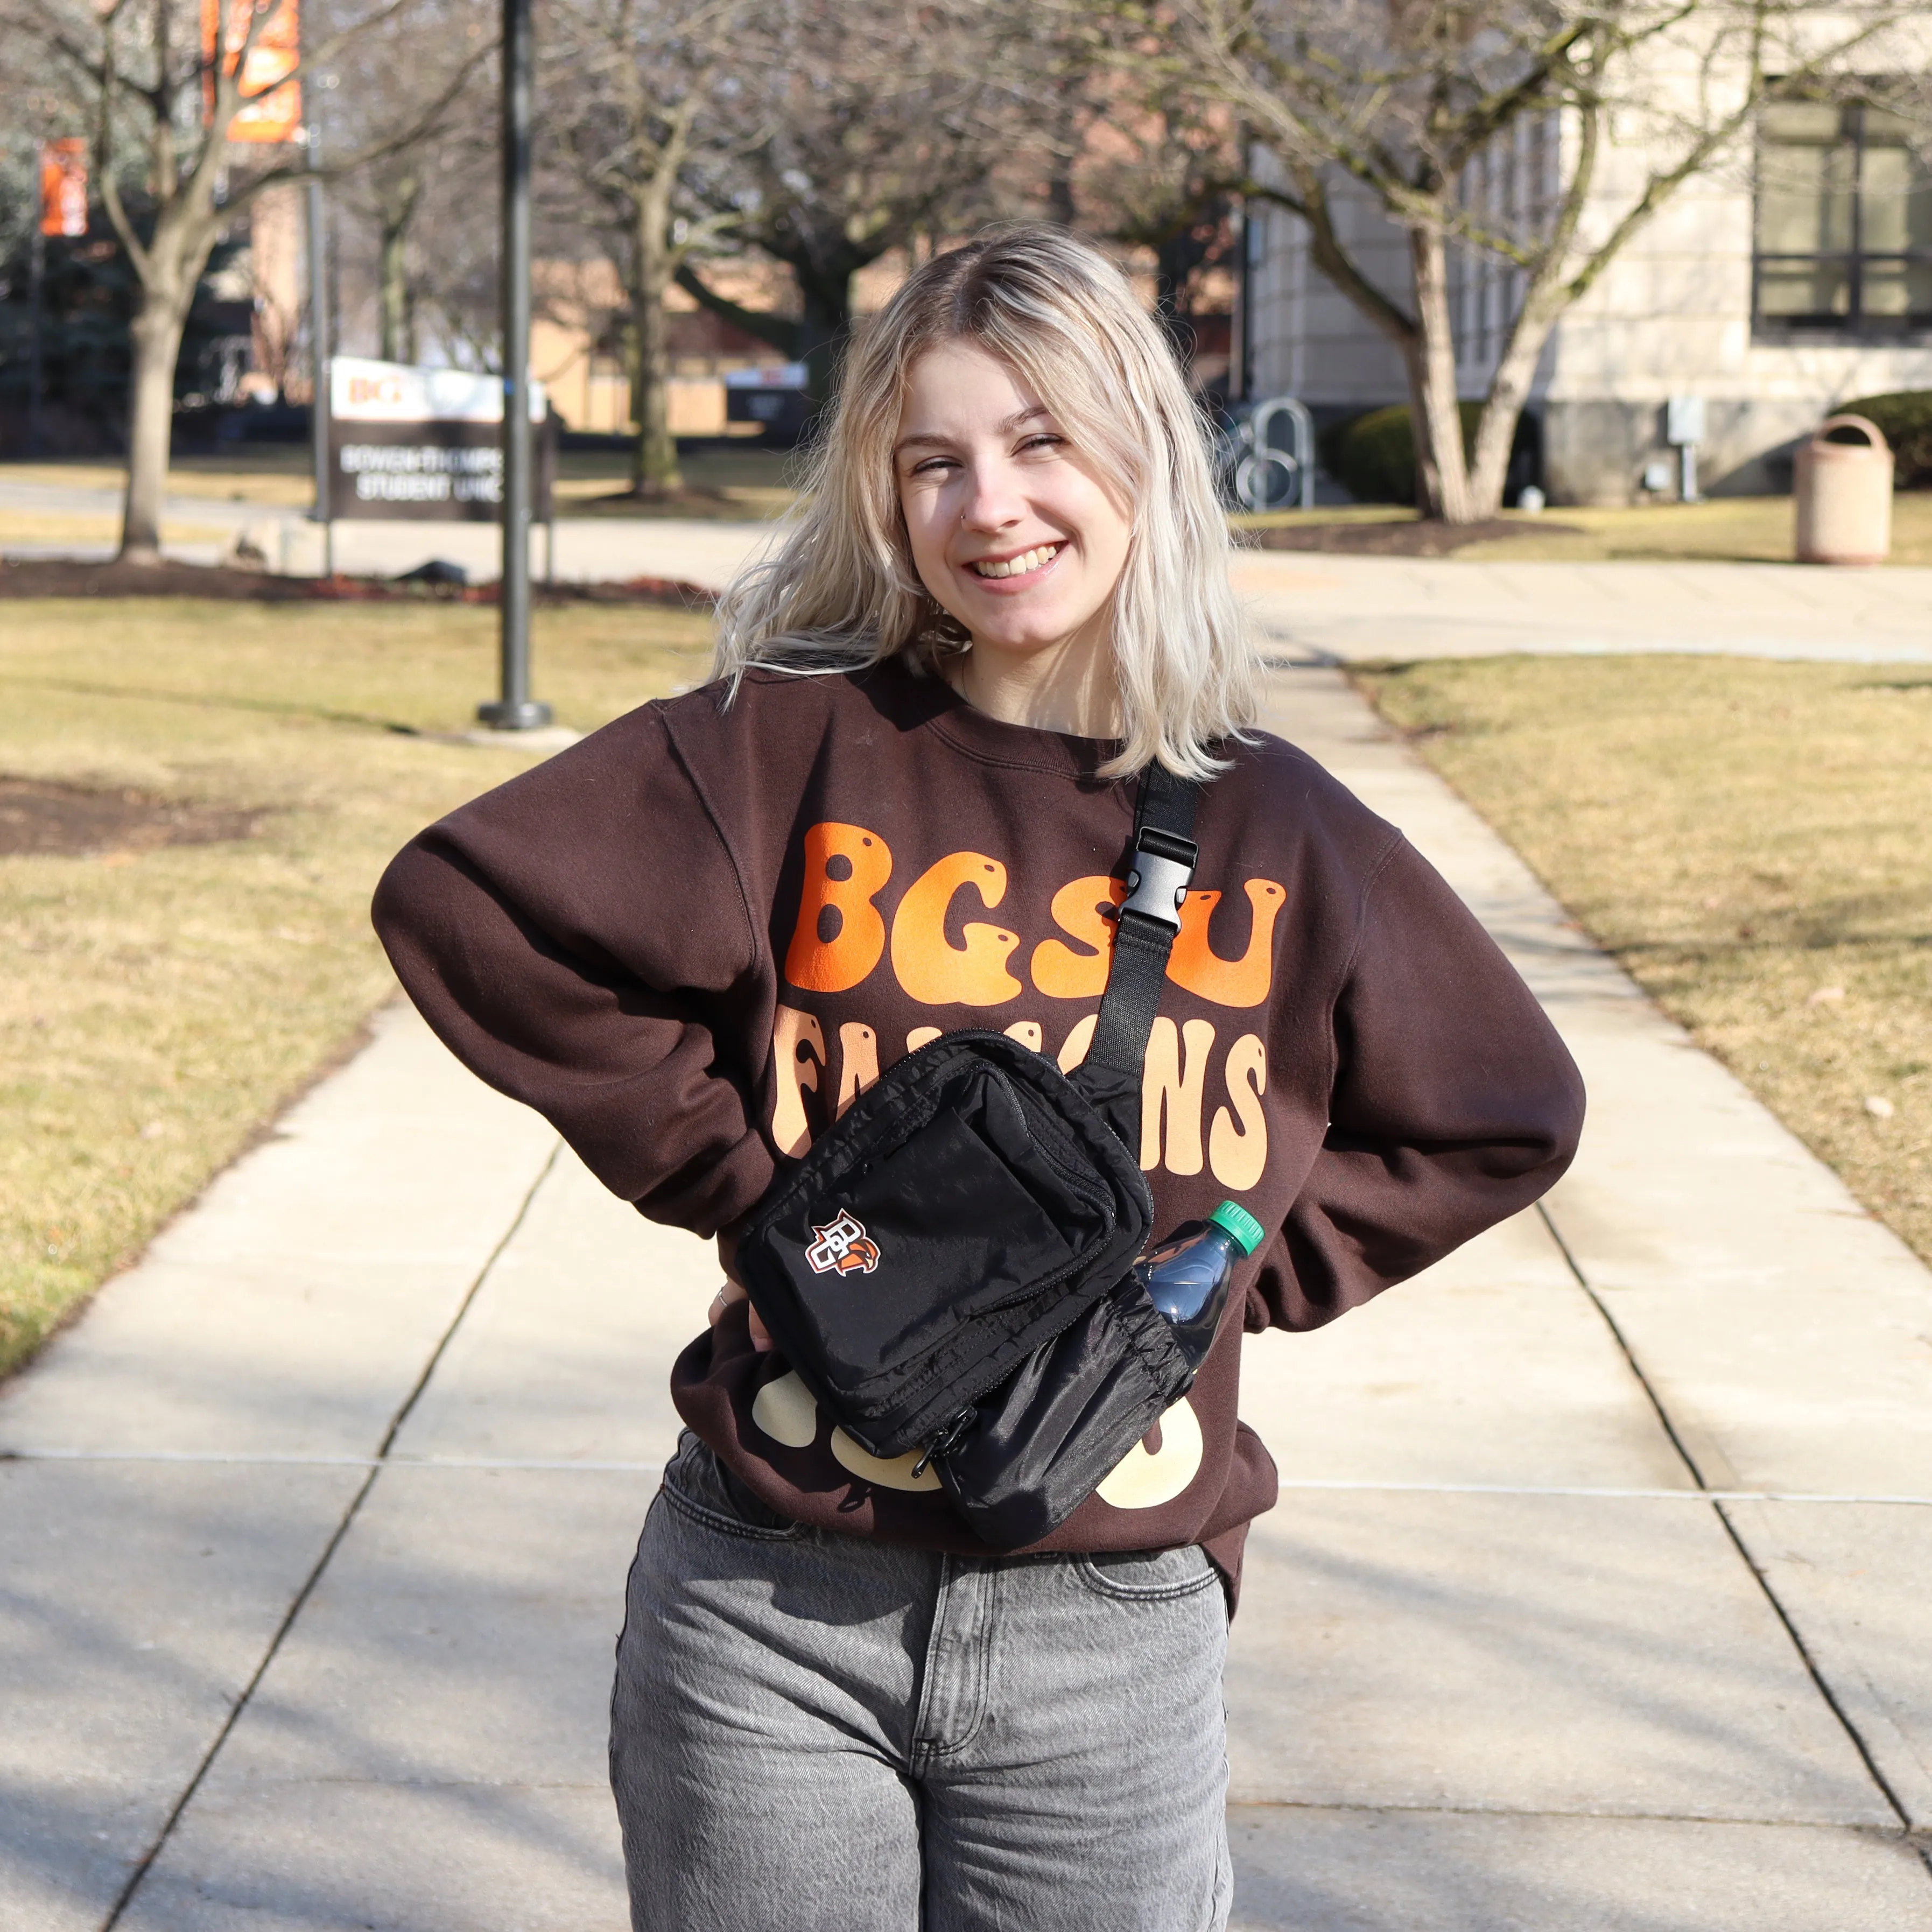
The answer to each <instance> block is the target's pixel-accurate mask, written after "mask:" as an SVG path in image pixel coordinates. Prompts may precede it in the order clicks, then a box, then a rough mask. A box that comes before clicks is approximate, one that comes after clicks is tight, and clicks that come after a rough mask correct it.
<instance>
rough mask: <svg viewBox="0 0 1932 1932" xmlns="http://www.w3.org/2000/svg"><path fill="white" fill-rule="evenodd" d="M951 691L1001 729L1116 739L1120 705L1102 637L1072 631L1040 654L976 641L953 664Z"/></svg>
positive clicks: (1095, 634)
mask: <svg viewBox="0 0 1932 1932" xmlns="http://www.w3.org/2000/svg"><path fill="white" fill-rule="evenodd" d="M949 675H950V678H951V680H952V684H953V689H954V690H955V691H958V692H959V695H960V696H961V697H963V698H965V700H966V702H967V703H968V704H970V705H971V706H972V707H973V708H974V710H976V711H983V712H985V713H986V715H987V716H988V717H989V718H998V720H999V721H1000V722H1001V724H1025V725H1027V726H1029V727H1031V729H1033V730H1036V731H1064V732H1066V733H1069V734H1070V736H1074V737H1076V738H1113V737H1118V736H1119V735H1120V727H1121V701H1120V696H1119V694H1118V691H1116V690H1115V685H1114V679H1113V666H1112V658H1111V653H1110V652H1109V651H1108V650H1107V649H1106V648H1105V644H1104V634H1103V633H1102V632H1100V631H1094V632H1092V633H1091V634H1089V633H1086V632H1076V634H1075V635H1073V637H1068V638H1066V639H1064V640H1063V641H1062V642H1061V643H1058V644H1052V645H1049V646H1047V647H1046V649H1043V650H1031V651H1013V650H1007V649H1003V648H1001V646H999V645H998V644H989V643H986V642H984V641H983V640H981V639H980V638H978V637H975V638H974V640H973V648H972V649H971V650H970V651H968V652H967V653H966V654H965V656H963V657H961V658H956V659H954V660H953V664H952V666H951V667H950V671H949Z"/></svg>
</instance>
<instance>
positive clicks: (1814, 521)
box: [1793, 416, 1891, 563]
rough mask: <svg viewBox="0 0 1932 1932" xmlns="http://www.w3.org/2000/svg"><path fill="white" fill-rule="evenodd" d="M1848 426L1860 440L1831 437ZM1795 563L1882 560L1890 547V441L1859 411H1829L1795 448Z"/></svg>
mask: <svg viewBox="0 0 1932 1932" xmlns="http://www.w3.org/2000/svg"><path fill="white" fill-rule="evenodd" d="M1838 431H1855V432H1857V433H1858V434H1860V435H1861V436H1863V437H1864V438H1865V439H1866V440H1864V442H1862V443H1854V442H1844V443H1841V442H1838V441H1837V440H1835V436H1836V433H1837V432H1838ZM1793 494H1794V499H1795V501H1796V508H1797V520H1798V561H1799V562H1800V563H1882V562H1884V561H1885V557H1886V555H1887V554H1888V552H1889V551H1890V550H1891V445H1890V444H1889V443H1887V442H1886V441H1885V432H1884V431H1882V430H1881V429H1880V428H1879V426H1878V425H1877V424H1876V423H1874V422H1867V421H1866V420H1865V419H1864V417H1863V416H1829V417H1827V418H1826V420H1825V421H1824V422H1821V423H1820V425H1818V427H1817V429H1815V430H1814V431H1813V432H1812V434H1811V441H1810V442H1809V443H1806V444H1805V446H1804V448H1803V449H1801V450H1800V451H1799V452H1798V472H1797V476H1796V488H1795V490H1794V493H1793Z"/></svg>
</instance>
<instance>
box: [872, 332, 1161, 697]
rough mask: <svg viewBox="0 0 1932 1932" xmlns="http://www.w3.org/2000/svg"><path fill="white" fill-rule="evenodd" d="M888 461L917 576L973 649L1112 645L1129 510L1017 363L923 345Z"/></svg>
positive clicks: (995, 651) (1026, 651)
mask: <svg viewBox="0 0 1932 1932" xmlns="http://www.w3.org/2000/svg"><path fill="white" fill-rule="evenodd" d="M893 464H894V468H895V472H896V475H897V480H898V493H899V504H900V507H901V509H902V510H903V511H904V515H905V525H906V532H907V536H908V538H910V541H911V545H912V555H913V565H914V567H915V568H916V569H917V571H918V572H919V579H920V581H921V582H922V583H924V584H925V586H926V589H928V591H929V592H931V593H932V596H933V598H934V599H935V601H937V602H938V604H940V605H941V607H942V608H944V610H947V611H948V612H949V613H951V615H952V616H954V617H956V618H957V619H959V622H961V623H962V624H963V625H965V628H966V629H967V631H968V633H969V634H970V635H971V637H972V639H973V643H974V652H975V655H976V656H978V657H980V658H982V660H985V659H986V658H993V659H996V660H1004V661H1007V662H1008V663H1010V664H1013V665H1014V666H1015V667H1016V668H1018V667H1019V666H1020V664H1022V662H1023V661H1026V660H1040V659H1044V658H1066V657H1067V656H1069V655H1076V654H1077V655H1086V654H1088V653H1091V652H1100V651H1103V650H1104V649H1106V648H1107V646H1108V644H1109V636H1108V623H1107V610H1108V605H1109V600H1110V599H1111V598H1112V595H1113V592H1114V586H1115V584H1116V583H1118V582H1119V580H1120V576H1121V569H1122V568H1123V567H1124V565H1125V564H1126V562H1127V544H1128V539H1129V537H1130V524H1129V521H1128V516H1127V511H1126V509H1125V508H1124V505H1121V503H1120V502H1118V500H1116V499H1115V497H1114V496H1111V495H1109V493H1108V492H1107V491H1106V490H1105V489H1103V487H1101V484H1100V480H1099V478H1097V476H1096V475H1095V474H1094V471H1093V470H1092V469H1091V468H1090V467H1089V466H1088V458H1086V457H1085V456H1084V455H1083V454H1082V452H1080V451H1079V449H1076V447H1075V446H1073V443H1072V441H1071V440H1070V438H1069V437H1068V435H1067V432H1066V431H1065V430H1064V428H1062V427H1061V425H1060V424H1059V423H1058V422H1057V421H1056V420H1055V418H1054V416H1053V415H1052V413H1051V412H1050V411H1049V410H1048V409H1047V408H1046V406H1045V405H1044V404H1043V403H1042V401H1040V398H1039V397H1038V396H1037V395H1034V393H1033V392H1032V391H1031V389H1029V388H1028V386H1027V385H1026V383H1025V380H1023V379H1022V377H1020V376H1019V375H1018V374H1016V373H1015V372H1014V371H1013V370H1012V369H1011V368H1009V367H1008V366H1007V365H1006V364H1005V363H1004V362H1001V361H1000V360H999V359H998V358H997V357H995V356H992V355H989V353H987V352H986V350H983V349H981V348H979V347H977V346H975V345H974V344H971V343H968V342H959V341H955V342H948V343H945V344H941V346H940V347H938V348H936V349H931V350H927V351H926V353H925V354H924V355H922V356H920V357H919V359H918V360H917V361H916V362H914V363H913V365H912V368H911V370H910V373H909V374H908V375H907V379H906V389H905V401H904V408H903V410H902V411H901V416H900V419H899V430H898V437H897V439H896V440H895V446H894V449H893ZM1035 668H1037V669H1043V668H1044V666H1043V665H1036V666H1035Z"/></svg>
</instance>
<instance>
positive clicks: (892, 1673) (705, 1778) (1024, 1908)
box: [610, 1434, 1232, 1932]
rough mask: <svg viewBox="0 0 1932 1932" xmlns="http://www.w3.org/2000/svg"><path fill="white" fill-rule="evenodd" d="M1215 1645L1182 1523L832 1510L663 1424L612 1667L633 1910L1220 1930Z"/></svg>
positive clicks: (698, 1927)
mask: <svg viewBox="0 0 1932 1932" xmlns="http://www.w3.org/2000/svg"><path fill="white" fill-rule="evenodd" d="M1226 1648H1227V1616H1226V1605H1225V1603H1224V1600H1223V1595H1222V1592H1221V1588H1220V1579H1219V1577H1218V1575H1217V1573H1216V1572H1215V1571H1214V1569H1213V1568H1211V1565H1209V1563H1208V1559H1206V1558H1205V1556H1203V1555H1202V1553H1201V1552H1200V1551H1199V1550H1169V1551H1167V1552H1166V1553H1163V1554H1160V1555H1157V1556H1092V1557H1080V1556H1055V1557H1034V1558H1026V1557H1019V1558H1013V1559H1006V1560H1003V1561H980V1560H977V1559H965V1558H961V1557H953V1556H940V1555H938V1554H936V1553H933V1552H931V1551H927V1550H902V1549H896V1548H894V1547H891V1546H889V1545H887V1544H878V1543H872V1542H868V1541H860V1540H859V1539H857V1538H847V1537H838V1536H829V1535H824V1534H823V1533H821V1532H816V1531H812V1530H808V1529H804V1528H803V1527H802V1526H799V1525H798V1524H795V1523H786V1522H784V1520H782V1519H781V1518H779V1517H775V1516H773V1515H772V1514H771V1513H770V1512H769V1511H767V1510H766V1509H765V1508H763V1505H760V1504H759V1503H758V1502H757V1501H756V1499H754V1498H752V1497H751V1496H750V1495H749V1494H748V1493H747V1492H746V1491H745V1490H744V1489H743V1487H742V1485H740V1484H738V1483H736V1482H735V1481H733V1479H732V1478H730V1476H729V1475H727V1472H725V1471H724V1469H722V1467H721V1466H720V1465H719V1463H718V1460H717V1459H716V1458H715V1457H714V1456H713V1455H712V1453H711V1452H710V1451H709V1450H708V1449H706V1448H705V1447H704V1446H703V1445H702V1444H701V1443H700V1442H698V1441H697V1439H695V1438H694V1437H693V1436H690V1435H688V1434H687V1435H686V1436H685V1439H684V1441H683V1442H682V1445H680V1447H679V1451H678V1454H677V1457H676V1460H675V1461H674V1462H673V1463H672V1464H671V1466H670V1468H669V1469H667V1471H666V1472H665V1473H664V1487H663V1489H662V1490H661V1492H660V1493H659V1494H658V1498H657V1499H656V1501H655V1502H654V1503H653V1504H652V1506H651V1511H650V1514H649V1517H648V1518H647V1519H646V1522H645V1524H644V1531H643V1537H642V1538H641V1539H640V1541H639V1543H638V1545H637V1561H636V1562H635V1563H634V1564H633V1565H632V1566H631V1580H630V1586H629V1592H628V1603H627V1605H626V1610H625V1625H624V1633H623V1634H622V1637H619V1639H618V1642H617V1681H616V1689H615V1690H614V1691H613V1693H612V1696H611V1706H610V1781H611V1787H612V1789H613V1791H614V1792H615V1793H616V1799H617V1811H618V1815H619V1819H620V1820H621V1821H622V1826H623V1832H624V1865H625V1872H626V1873H627V1874H628V1878H629V1881H630V1888H631V1922H632V1924H633V1925H634V1927H636V1932H994V1928H995V1927H997V1928H999V1929H1000V1932H1041V1928H1046V1927H1052V1928H1053V1932H1221V1928H1223V1927H1225V1926H1226V1924H1227V1920H1228V1912H1229V1905H1230V1902H1231V1897H1232V1876H1231V1868H1230V1866H1229V1857H1228V1845H1227V1833H1226V1823H1225V1816H1224V1811H1223V1806H1224V1803H1225V1801H1226V1793H1227V1782H1228V1764H1227V1750H1226V1736H1225V1727H1224V1718H1223V1709H1222V1704H1221V1667H1222V1662H1223V1656H1224V1655H1225V1652H1226Z"/></svg>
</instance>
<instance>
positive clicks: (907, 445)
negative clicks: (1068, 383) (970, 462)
mask: <svg viewBox="0 0 1932 1932" xmlns="http://www.w3.org/2000/svg"><path fill="white" fill-rule="evenodd" d="M1052 413H1053V412H1052V410H1049V408H1048V407H1047V406H1046V404H1044V403H1036V404H1034V406H1033V407H1032V408H1031V409H1030V410H1015V411H1014V413H1013V414H1012V415H1011V416H1008V417H1007V419H1006V420H1005V421H1004V422H1002V423H1001V424H999V425H997V427H998V431H999V433H1000V434H1001V435H1002V436H1010V435H1011V434H1013V431H1015V430H1016V429H1019V428H1021V427H1022V425H1025V424H1027V423H1030V422H1032V421H1033V419H1034V417H1036V416H1051V415H1052ZM952 441H953V438H952V437H950V436H936V435H932V434H926V435H922V436H902V437H900V438H899V440H898V442H897V443H894V444H893V445H892V454H893V455H895V456H896V455H898V453H899V452H900V451H901V450H902V449H946V448H947V447H948V446H950V444H951V443H952Z"/></svg>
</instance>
